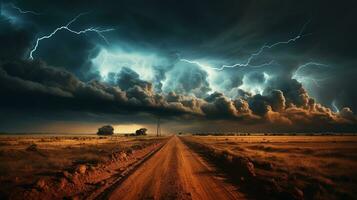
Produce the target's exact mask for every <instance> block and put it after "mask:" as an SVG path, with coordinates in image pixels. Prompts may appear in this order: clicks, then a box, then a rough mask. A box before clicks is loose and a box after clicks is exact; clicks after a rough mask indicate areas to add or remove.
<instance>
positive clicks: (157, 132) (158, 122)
mask: <svg viewBox="0 0 357 200" xmlns="http://www.w3.org/2000/svg"><path fill="white" fill-rule="evenodd" d="M159 135H160V136H161V128H160V117H158V118H157V127H156V136H157V137H159Z"/></svg>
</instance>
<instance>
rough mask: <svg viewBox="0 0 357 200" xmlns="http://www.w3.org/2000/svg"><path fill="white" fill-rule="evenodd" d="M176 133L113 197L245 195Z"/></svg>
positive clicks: (120, 186)
mask: <svg viewBox="0 0 357 200" xmlns="http://www.w3.org/2000/svg"><path fill="white" fill-rule="evenodd" d="M215 174H216V171H215V169H214V168H212V167H209V165H208V164H207V163H205V162H204V161H203V160H202V159H201V158H200V157H199V156H198V155H197V154H196V153H194V152H193V151H192V150H190V149H189V148H188V147H187V146H186V145H185V144H183V143H182V141H181V140H180V139H179V138H178V137H176V136H174V137H172V138H171V139H170V140H169V141H168V142H167V143H166V144H165V145H164V146H163V147H162V148H161V149H160V150H159V151H158V152H157V153H155V154H154V155H153V156H152V157H151V158H149V159H148V160H147V161H146V162H144V163H143V164H142V165H141V166H140V167H138V168H137V169H136V170H135V171H134V172H133V173H132V174H131V175H130V176H128V177H126V179H125V180H124V181H123V182H122V183H121V184H120V185H118V186H117V187H116V188H115V189H113V190H112V191H111V192H110V194H108V198H109V199H124V200H125V199H128V200H129V199H130V200H135V199H205V200H206V199H207V200H210V199H212V200H213V199H244V195H243V194H241V193H240V192H239V191H237V189H236V187H234V186H233V185H230V184H229V183H227V182H225V181H224V180H222V179H220V178H218V177H216V176H215Z"/></svg>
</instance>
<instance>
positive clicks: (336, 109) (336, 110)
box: [331, 100, 340, 113]
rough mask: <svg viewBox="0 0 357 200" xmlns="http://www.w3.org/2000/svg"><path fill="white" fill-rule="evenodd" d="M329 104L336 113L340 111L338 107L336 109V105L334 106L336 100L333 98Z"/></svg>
mask: <svg viewBox="0 0 357 200" xmlns="http://www.w3.org/2000/svg"><path fill="white" fill-rule="evenodd" d="M331 105H332V108H333V109H334V110H335V112H337V113H339V112H340V109H338V107H337V106H336V100H333V101H332V104H331Z"/></svg>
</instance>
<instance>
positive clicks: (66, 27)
mask: <svg viewBox="0 0 357 200" xmlns="http://www.w3.org/2000/svg"><path fill="white" fill-rule="evenodd" d="M85 14H86V13H81V14H79V15H77V16H76V17H75V18H73V19H72V20H71V21H69V22H68V23H67V24H66V25H65V26H60V27H58V28H56V29H55V30H54V31H53V32H51V33H50V34H49V35H45V36H42V37H40V38H37V39H36V43H35V46H34V47H33V48H32V49H31V51H30V55H29V59H33V53H34V52H35V51H36V50H37V47H38V45H39V43H40V41H42V40H45V39H49V38H51V37H52V36H54V35H55V34H56V33H57V32H58V31H61V30H66V31H69V32H71V33H74V34H77V35H80V34H84V33H87V32H94V33H97V34H98V36H99V37H101V38H102V39H103V40H104V41H105V42H106V43H108V41H107V39H106V38H105V36H104V35H103V34H102V33H105V32H109V31H113V30H115V29H113V28H110V29H103V30H99V29H97V28H93V27H91V28H87V29H84V30H81V31H75V30H73V29H71V28H69V26H70V25H71V24H72V23H73V22H75V21H76V20H77V19H78V18H79V17H81V16H82V15H85Z"/></svg>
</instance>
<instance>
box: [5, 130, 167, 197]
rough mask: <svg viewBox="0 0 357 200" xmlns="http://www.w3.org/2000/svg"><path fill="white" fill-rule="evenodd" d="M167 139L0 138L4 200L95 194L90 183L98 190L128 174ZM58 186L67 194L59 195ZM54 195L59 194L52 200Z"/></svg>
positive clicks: (97, 137) (112, 137) (90, 137)
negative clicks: (97, 187)
mask: <svg viewBox="0 0 357 200" xmlns="http://www.w3.org/2000/svg"><path fill="white" fill-rule="evenodd" d="M163 140H165V138H156V137H122V136H96V135H93V136H43V135H37V136H0V185H1V188H0V194H1V199H6V198H19V199H21V198H23V197H30V198H31V197H33V198H34V199H36V198H37V197H39V198H41V197H51V198H52V197H61V195H62V194H63V196H62V197H65V196H74V195H77V194H78V192H82V191H83V192H85V193H88V191H90V190H92V189H93V188H91V187H88V183H90V184H92V185H94V186H95V185H96V184H101V182H102V181H103V180H106V179H108V178H110V177H111V176H113V175H114V174H115V173H116V172H117V171H124V170H125V169H126V168H127V167H128V166H129V165H130V164H132V163H134V162H135V161H136V160H137V159H140V158H142V157H143V156H145V155H146V154H147V153H149V152H150V150H153V149H154V148H151V149H150V148H148V147H152V146H155V144H158V143H160V142H162V141H163ZM146 149H147V150H146ZM130 158H133V159H130ZM86 171H87V172H86ZM90 172H93V173H92V174H90ZM82 174H83V175H84V174H85V175H86V176H85V177H81V175H82ZM88 174H89V175H88ZM58 187H60V188H61V190H53V188H58ZM49 193H53V194H54V195H53V196H46V195H48V194H49ZM57 193H58V194H59V193H61V194H60V195H58V194H57ZM26 195H27V196H26Z"/></svg>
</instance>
